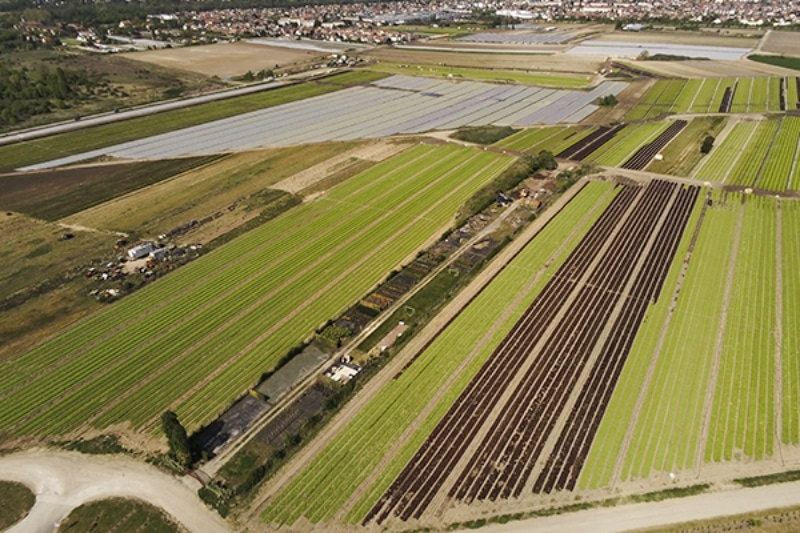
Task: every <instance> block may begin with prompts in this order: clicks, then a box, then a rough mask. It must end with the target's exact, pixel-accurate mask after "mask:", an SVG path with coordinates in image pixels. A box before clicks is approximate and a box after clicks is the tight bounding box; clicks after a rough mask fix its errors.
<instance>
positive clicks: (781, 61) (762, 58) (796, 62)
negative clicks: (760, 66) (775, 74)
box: [747, 54, 800, 70]
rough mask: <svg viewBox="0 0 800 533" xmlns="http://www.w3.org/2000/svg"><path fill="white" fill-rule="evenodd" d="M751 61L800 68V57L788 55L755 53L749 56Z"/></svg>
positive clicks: (794, 68) (793, 68)
mask: <svg viewBox="0 0 800 533" xmlns="http://www.w3.org/2000/svg"><path fill="white" fill-rule="evenodd" d="M747 59H749V60H750V61H756V62H758V63H765V64H767V65H774V66H776V67H783V68H790V69H792V70H800V57H786V56H768V55H762V54H753V55H750V56H747Z"/></svg>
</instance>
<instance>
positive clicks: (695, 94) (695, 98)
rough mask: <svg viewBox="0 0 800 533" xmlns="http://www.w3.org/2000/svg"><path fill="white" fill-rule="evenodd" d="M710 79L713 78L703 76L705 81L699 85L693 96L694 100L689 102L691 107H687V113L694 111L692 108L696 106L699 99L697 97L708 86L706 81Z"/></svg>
mask: <svg viewBox="0 0 800 533" xmlns="http://www.w3.org/2000/svg"><path fill="white" fill-rule="evenodd" d="M709 79H711V78H703V83H701V84H700V87H698V88H697V90H696V91H695V93H694V96H693V97H692V101H691V102H689V107H688V108H687V109H686V113H691V112H692V108H694V103H695V102H696V101H697V97H698V96H699V95H700V93H701V92H702V91H703V87H705V86H706V83H708V80H709Z"/></svg>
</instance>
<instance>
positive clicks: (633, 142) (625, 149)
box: [589, 121, 670, 167]
mask: <svg viewBox="0 0 800 533" xmlns="http://www.w3.org/2000/svg"><path fill="white" fill-rule="evenodd" d="M669 124H670V123H669V122H668V121H661V122H651V123H647V124H635V125H634V124H632V125H630V126H628V127H627V128H625V129H624V130H622V132H620V133H618V134H617V135H616V136H615V137H614V138H613V139H611V140H610V141H609V142H607V143H606V144H604V145H603V146H602V147H600V149H599V150H597V151H596V152H594V153H593V154H592V155H591V156H589V161H591V162H593V163H597V164H598V165H606V166H611V167H619V166H622V164H623V163H625V161H627V160H628V159H629V158H630V157H631V156H632V155H633V154H635V153H636V151H637V150H638V149H639V148H641V147H642V146H644V145H645V144H647V143H649V142H651V141H652V140H653V139H655V138H656V137H658V135H659V134H660V133H661V132H662V131H664V130H665V129H667V128H668V127H669Z"/></svg>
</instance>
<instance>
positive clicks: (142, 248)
mask: <svg viewBox="0 0 800 533" xmlns="http://www.w3.org/2000/svg"><path fill="white" fill-rule="evenodd" d="M154 250H156V247H155V246H153V243H151V242H146V243H144V244H140V245H138V246H134V247H133V248H131V249H130V250H128V257H129V258H130V259H141V258H142V257H145V256H147V255H148V254H150V253H151V252H153V251H154Z"/></svg>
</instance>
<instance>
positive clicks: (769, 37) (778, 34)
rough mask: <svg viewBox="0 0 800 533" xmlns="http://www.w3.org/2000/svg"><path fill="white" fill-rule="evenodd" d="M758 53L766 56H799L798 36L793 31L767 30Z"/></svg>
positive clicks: (799, 44)
mask: <svg viewBox="0 0 800 533" xmlns="http://www.w3.org/2000/svg"><path fill="white" fill-rule="evenodd" d="M758 51H759V52H766V53H768V54H780V55H787V56H800V34H798V33H797V32H794V31H780V30H769V31H768V32H767V33H766V35H765V36H764V39H763V41H762V43H761V46H760V47H759V50H758Z"/></svg>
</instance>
